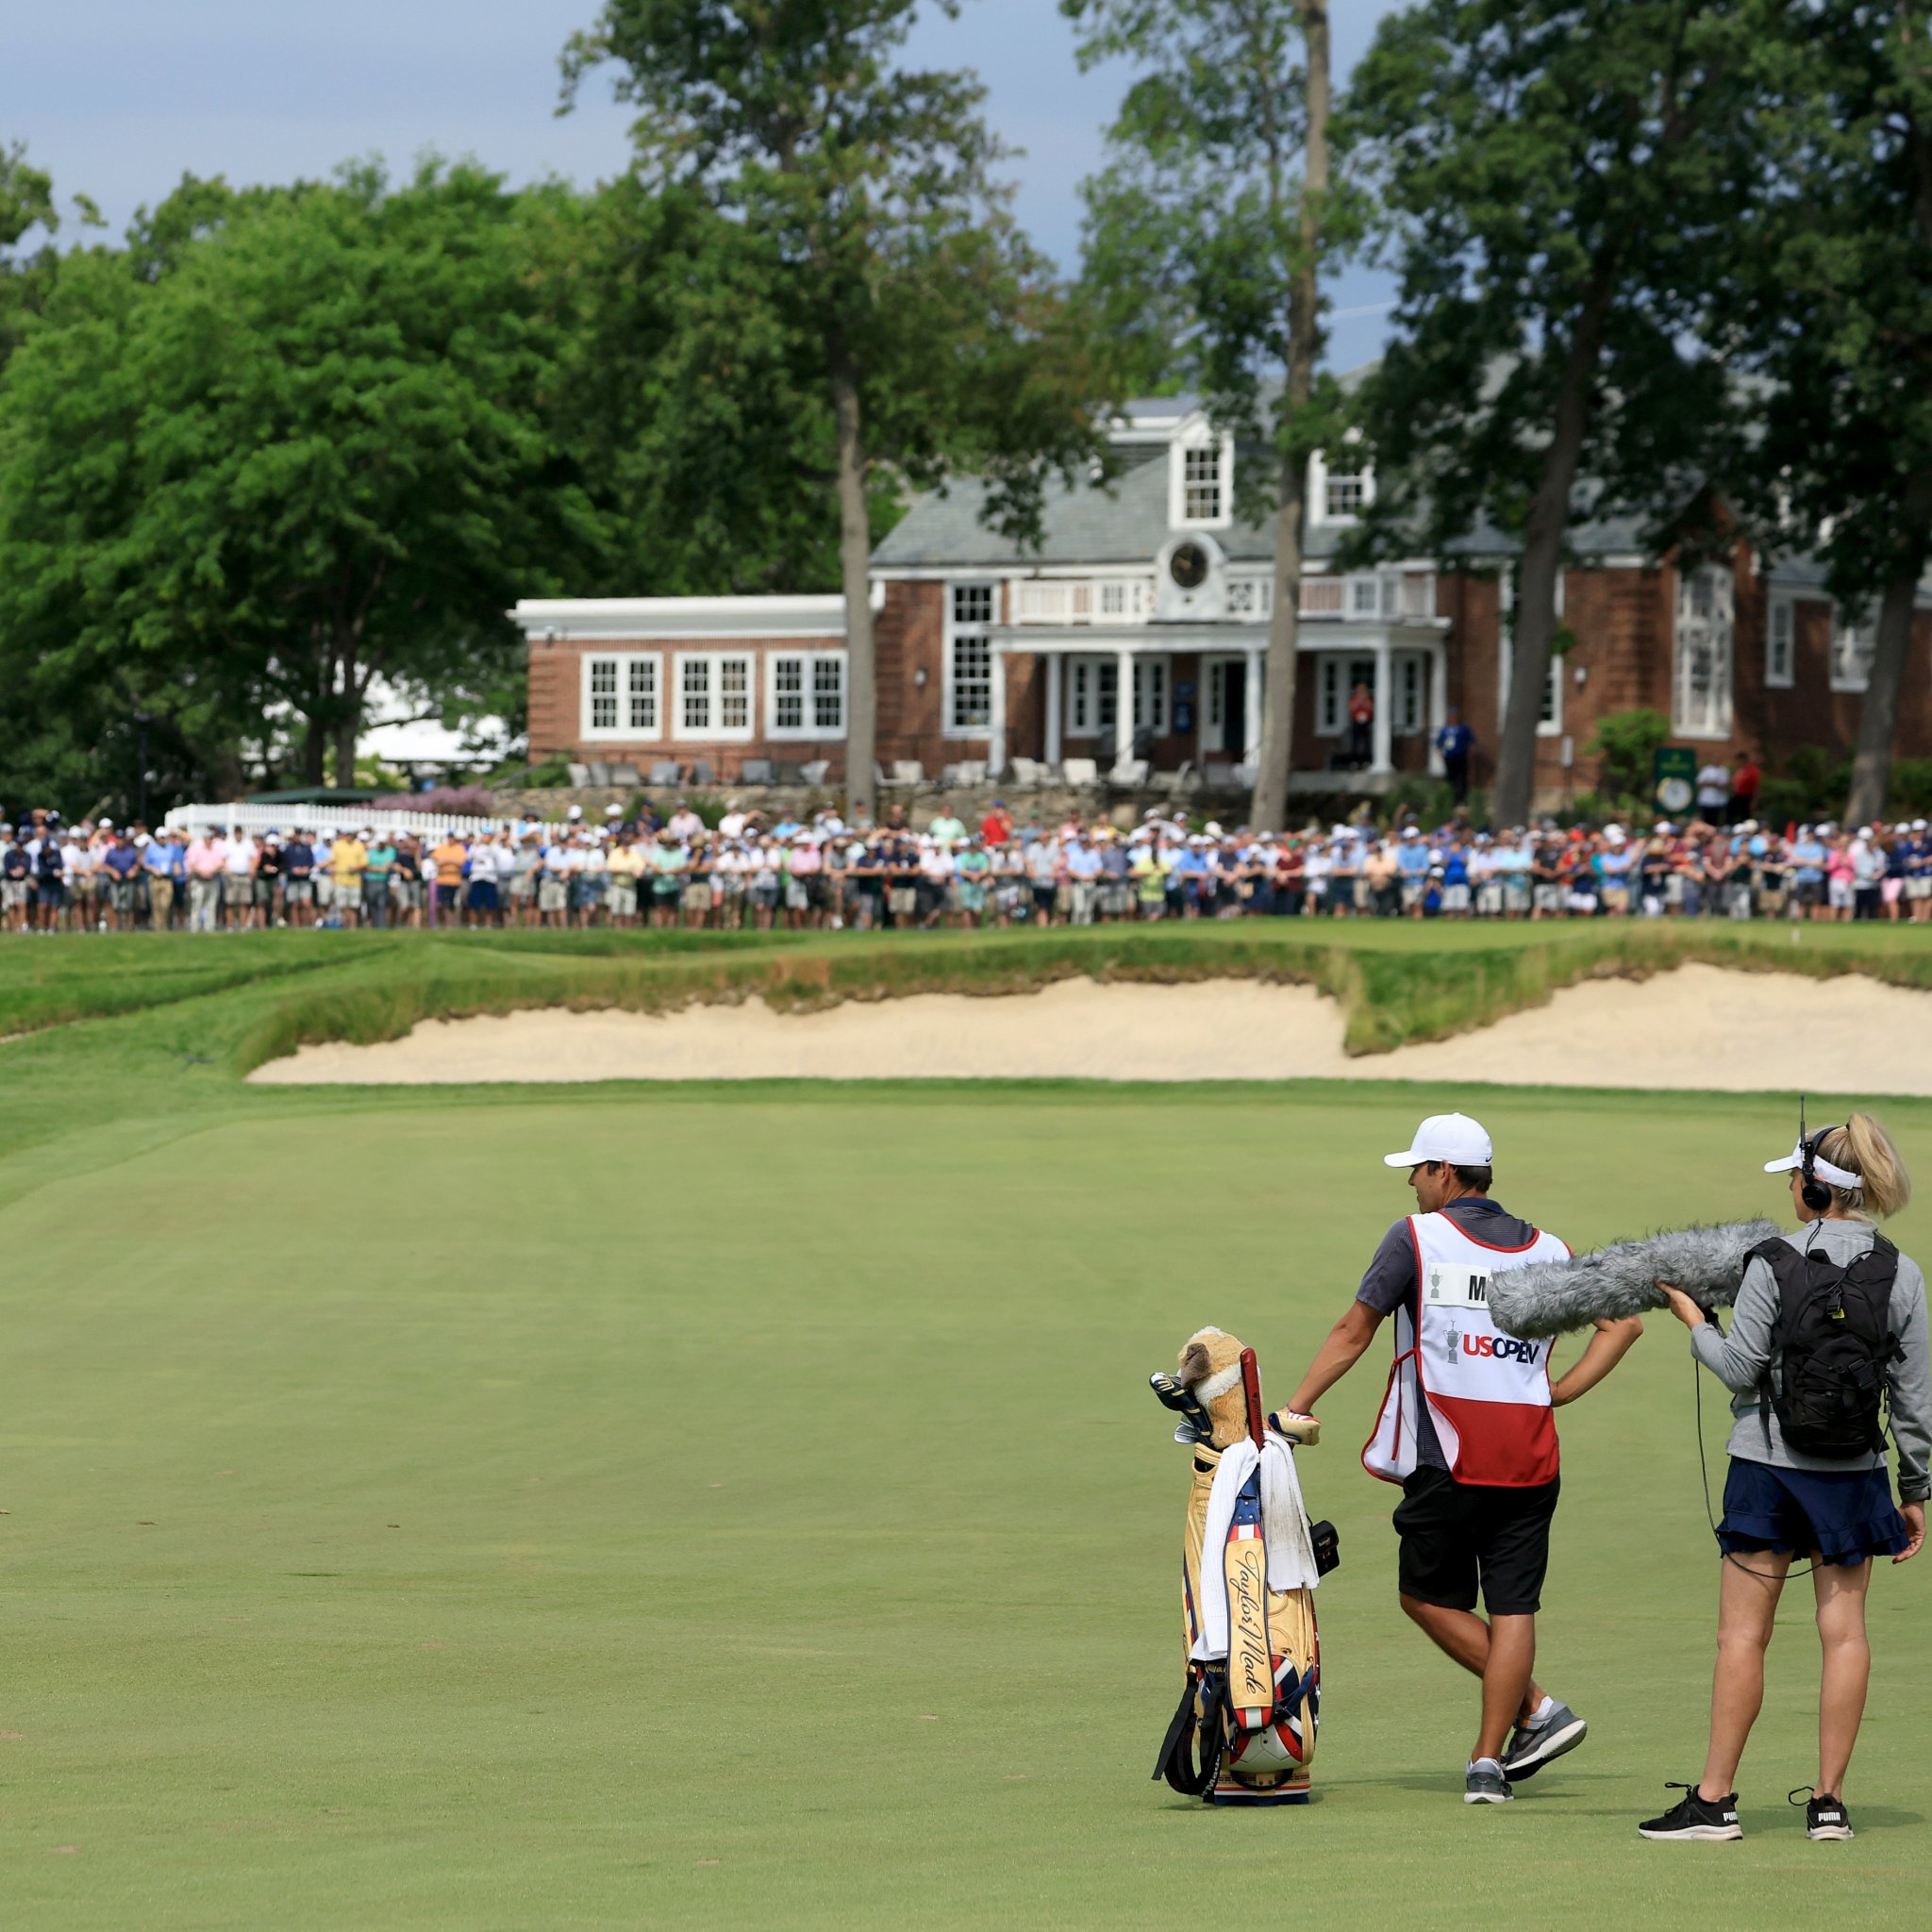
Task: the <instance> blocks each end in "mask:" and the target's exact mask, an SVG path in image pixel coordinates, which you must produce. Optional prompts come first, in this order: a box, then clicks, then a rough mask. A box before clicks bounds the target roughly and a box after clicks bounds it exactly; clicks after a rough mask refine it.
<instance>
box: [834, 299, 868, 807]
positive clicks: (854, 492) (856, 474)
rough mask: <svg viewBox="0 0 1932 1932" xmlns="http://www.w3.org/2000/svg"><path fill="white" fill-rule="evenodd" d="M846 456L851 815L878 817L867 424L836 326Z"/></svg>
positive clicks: (842, 561) (844, 569) (842, 517)
mask: <svg viewBox="0 0 1932 1932" xmlns="http://www.w3.org/2000/svg"><path fill="white" fill-rule="evenodd" d="M826 355H827V360H828V364H829V367H830V373H831V378H832V423H833V428H834V433H835V434H836V436H837V439H838V454H839V475H838V489H839V587H840V589H841V590H842V591H844V593H845V687H846V689H845V816H846V819H847V820H848V821H849V822H851V823H853V824H857V823H858V821H859V820H860V819H861V818H863V819H866V820H870V819H871V818H872V816H873V808H874V802H875V801H874V797H873V789H874V788H873V773H874V768H875V766H876V764H877V760H878V714H879V694H878V675H877V663H876V659H875V656H874V649H873V635H872V519H871V517H870V516H869V515H868V513H867V510H866V503H865V425H864V423H863V422H862V420H861V418H860V414H859V407H858V372H857V371H856V370H855V369H854V368H853V366H852V358H851V356H850V354H849V353H848V351H847V349H846V346H845V337H844V332H843V330H841V329H840V328H838V327H836V326H835V327H834V328H833V329H832V331H831V333H830V336H829V337H828V339H827V341H826Z"/></svg>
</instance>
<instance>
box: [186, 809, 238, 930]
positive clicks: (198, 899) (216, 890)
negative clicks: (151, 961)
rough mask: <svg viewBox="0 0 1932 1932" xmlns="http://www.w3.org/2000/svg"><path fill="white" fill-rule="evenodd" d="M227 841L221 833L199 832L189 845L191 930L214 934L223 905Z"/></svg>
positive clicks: (189, 910)
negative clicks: (223, 875)
mask: <svg viewBox="0 0 1932 1932" xmlns="http://www.w3.org/2000/svg"><path fill="white" fill-rule="evenodd" d="M227 858H228V842H227V841H226V840H225V839H224V838H223V837H222V835H221V834H220V833H219V832H216V831H206V832H200V833H197V834H196V835H195V837H194V838H193V839H192V840H191V841H189V846H188V858H187V865H188V929H189V931H190V932H213V931H214V929H215V916H216V914H217V913H218V912H219V911H220V910H221V905H222V869H223V867H224V866H225V864H226V863H227Z"/></svg>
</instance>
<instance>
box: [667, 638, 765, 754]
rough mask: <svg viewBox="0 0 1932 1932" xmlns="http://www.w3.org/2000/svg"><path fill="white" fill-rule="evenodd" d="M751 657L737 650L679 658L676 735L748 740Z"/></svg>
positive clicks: (750, 704) (681, 656)
mask: <svg viewBox="0 0 1932 1932" xmlns="http://www.w3.org/2000/svg"><path fill="white" fill-rule="evenodd" d="M751 726H752V702H751V658H749V656H747V655H745V654H744V653H742V652H738V651H691V652H684V653H680V655H679V657H678V659H677V736H678V737H680V738H749V737H750V736H751Z"/></svg>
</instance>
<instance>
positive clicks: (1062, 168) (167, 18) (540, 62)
mask: <svg viewBox="0 0 1932 1932" xmlns="http://www.w3.org/2000/svg"><path fill="white" fill-rule="evenodd" d="M1395 4H1396V0H1353V4H1352V5H1349V6H1347V7H1343V8H1337V9H1336V12H1335V36H1336V65H1337V69H1338V74H1339V75H1340V74H1345V73H1346V71H1347V69H1348V67H1349V66H1350V65H1351V64H1352V63H1353V61H1354V60H1355V58H1357V56H1358V55H1359V54H1360V52H1361V50H1362V49H1363V47H1364V46H1366V45H1367V43H1368V40H1369V37H1370V35H1371V34H1372V33H1373V31H1374V23H1375V21H1376V20H1377V19H1378V18H1379V17H1380V16H1381V15H1382V14H1384V13H1386V12H1389V11H1391V8H1393V6H1394V5H1395ZM8 10H9V14H10V16H11V17H10V18H9V20H8V26H7V29H6V63H5V69H4V72H0V143H8V142H16V141H24V142H25V143H26V146H27V151H28V154H29V156H30V158H32V159H33V160H34V161H35V163H37V164H38V165H39V166H41V167H42V168H45V169H47V170H49V171H50V172H51V173H52V174H53V175H54V179H55V186H56V190H57V192H59V193H60V194H62V195H70V194H73V193H75V192H81V193H85V194H88V195H91V196H92V198H93V199H94V201H96V202H97V203H98V204H99V206H100V208H101V210H102V212H103V213H104V214H105V215H106V216H107V218H108V223H109V225H111V226H112V227H113V228H114V229H115V230H116V231H119V230H120V229H122V228H124V227H125V225H126V224H127V222H128V220H129V219H130V218H131V217H132V216H133V214H134V212H135V210H136V209H137V208H141V207H142V206H143V205H147V204H152V203H154V202H155V201H157V200H158V199H159V198H160V197H161V196H162V195H164V194H165V193H167V192H168V191H169V189H170V188H172V187H173V186H174V184H175V182H176V181H178V180H179V179H180V178H181V176H182V175H184V174H187V173H192V174H196V175H226V176H227V178H228V179H229V181H231V182H233V183H235V184H237V185H241V184H243V183H248V182H260V181H287V180H291V179H295V178H297V177H301V176H308V177H313V176H316V175H326V174H327V173H329V172H330V171H331V170H332V169H333V168H335V167H336V166H337V165H338V164H339V163H341V162H342V161H344V160H349V159H355V158H364V157H367V156H370V155H380V156H382V157H383V158H386V159H387V160H388V161H389V163H390V164H391V167H392V168H395V169H402V168H406V167H408V164H409V163H410V162H411V161H412V160H414V158H416V157H417V156H418V155H420V154H422V153H423V152H425V150H434V151H436V152H438V153H441V154H443V155H447V156H451V157H459V156H474V157H475V158H477V159H479V160H480V161H482V162H483V163H484V164H485V165H487V166H489V167H491V168H493V169H496V170H499V171H500V172H502V173H504V174H505V175H508V176H509V177H510V179H511V180H513V181H519V182H521V181H526V180H530V179H533V178H537V177H539V176H541V175H548V174H555V175H563V176H565V177H567V178H569V179H572V180H575V181H578V182H582V183H587V184H588V183H590V182H593V181H597V180H600V179H604V178H608V176H609V175H614V174H616V173H618V172H620V171H621V170H622V169H623V167H624V165H625V158H626V151H627V142H626V137H625V121H626V117H625V111H624V110H623V109H622V108H620V107H618V106H617V105H616V104H615V103H614V102H613V101H612V99H611V97H610V90H609V86H608V82H604V81H593V82H592V83H591V85H590V86H589V87H588V88H587V89H586V90H585V92H584V96H583V99H582V101H581V103H580V105H579V106H578V107H577V108H576V110H575V112H574V113H572V114H570V115H568V116H566V117H564V118H562V119H558V117H557V114H556V111H555V110H556V107H557V100H558V70H557V58H558V52H559V50H560V49H561V48H562V46H563V43H564V42H565V40H566V39H567V38H568V37H569V35H570V34H571V32H572V31H573V30H574V29H575V28H576V27H579V26H581V25H586V24H587V23H588V22H589V21H590V19H591V18H592V16H593V14H594V12H595V0H331V4H329V5H327V6H325V7H317V6H314V5H313V4H307V0H305V4H301V5H297V4H293V0H168V4H167V5H165V6H161V5H157V4H156V0H40V4H32V0H27V4H23V5H20V6H16V7H14V8H9V9H8ZM908 58H912V59H915V60H917V61H919V62H920V63H922V64H925V65H933V66H940V65H944V66H958V67H971V68H974V69H976V70H977V71H978V73H979V75H980V76H981V78H982V79H983V80H984V81H985V82H986V85H987V88H988V90H989V96H988V101H987V115H988V118H989V120H990V121H991V123H992V125H994V126H995V127H996V128H997V129H998V130H999V132H1000V133H1001V134H1002V135H1003V136H1004V137H1005V139H1006V140H1007V142H1008V144H1009V145H1011V146H1013V147H1017V148H1023V149H1024V150H1025V153H1024V157H1023V158H1018V159H1016V160H1014V161H1013V162H1012V163H1011V172H1012V175H1013V177H1014V178H1015V179H1016V180H1017V182H1018V183H1019V189H1020V193H1019V203H1018V207H1019V213H1020V218H1021V220H1022V222H1023V223H1024V225H1025V227H1026V229H1027V231H1028V232H1029V233H1030V234H1031V236H1032V237H1033V240H1034V241H1035V242H1037V243H1038V244H1039V245H1040V246H1041V248H1043V249H1044V250H1045V251H1046V252H1047V253H1048V254H1049V255H1051V256H1052V257H1053V258H1055V259H1056V260H1058V262H1059V263H1060V264H1061V265H1062V266H1063V267H1064V268H1066V269H1068V270H1070V271H1071V270H1072V269H1073V268H1074V267H1075V266H1076V265H1077V262H1078V258H1079V242H1080V202H1079V194H1078V188H1079V183H1080V180H1081V178H1082V177H1083V176H1084V175H1089V174H1091V172H1093V170H1094V169H1095V168H1096V167H1097V165H1098V164H1099V161H1100V158H1101V150H1102V130H1103V129H1104V127H1105V125H1106V124H1107V122H1108V118H1109V116H1110V115H1111V113H1112V111H1113V108H1114V107H1115V105H1116V103H1117V102H1118V100H1119V98H1120V93H1121V90H1122V88H1123V86H1124V82H1125V79H1126V73H1125V70H1124V69H1118V68H1115V69H1110V70H1105V71H1102V72H1098V73H1093V74H1085V75H1083V74H1082V73H1081V72H1080V71H1079V68H1078V65H1077V63H1076V61H1075V59H1074V40H1073V34H1072V31H1071V29H1070V28H1069V26H1068V25H1067V23H1066V22H1065V21H1064V20H1062V19H1061V18H1060V14H1059V9H1058V6H1057V5H1056V4H1055V0H964V5H963V7H962V10H961V13H960V17H959V18H958V19H957V20H952V21H948V20H946V19H944V18H943V16H941V15H940V14H939V13H938V11H937V9H935V10H933V11H932V12H931V13H929V14H928V15H927V16H926V17H925V18H924V20H923V21H922V23H921V25H920V26H919V28H918V29H917V31H916V33H915V35H914V39H913V42H912V45H911V47H910V49H909V54H908ZM67 233H68V236H69V237H70V238H71V237H72V234H73V230H72V228H71V227H70V228H69V229H68V230H67ZM1389 294H1390V290H1389V287H1388V284H1387V281H1386V279H1385V278H1384V277H1382V276H1380V275H1377V274H1375V273H1374V271H1354V272H1350V273H1349V274H1347V275H1344V276H1343V277H1341V279H1340V280H1339V281H1338V283H1337V285H1336V287H1335V291H1334V296H1335V304H1336V308H1337V311H1338V313H1337V315H1336V317H1335V320H1334V322H1333V324H1332V341H1331V347H1330V359H1331V360H1332V361H1333V362H1334V363H1335V364H1336V366H1338V367H1341V368H1346V367H1349V366H1351V365H1353V364H1354V363H1356V362H1358V361H1361V360H1363V359H1364V358H1367V357H1369V356H1372V355H1373V354H1374V350H1375V347H1376V344H1377V343H1378V341H1380V339H1381V335H1382V331H1383V326H1384V317H1385V315H1386V312H1387V310H1386V304H1387V301H1388V298H1389ZM1357 310H1365V311H1367V312H1362V313H1357V312H1356V311H1357Z"/></svg>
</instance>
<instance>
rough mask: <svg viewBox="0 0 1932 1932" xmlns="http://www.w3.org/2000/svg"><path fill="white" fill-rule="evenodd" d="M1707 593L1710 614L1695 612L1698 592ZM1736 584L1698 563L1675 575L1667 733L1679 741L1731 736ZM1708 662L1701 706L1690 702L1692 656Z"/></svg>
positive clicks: (1725, 573) (1717, 567)
mask: <svg viewBox="0 0 1932 1932" xmlns="http://www.w3.org/2000/svg"><path fill="white" fill-rule="evenodd" d="M1706 589H1707V590H1708V591H1709V593H1710V597H1709V603H1710V609H1709V611H1708V613H1704V612H1700V611H1699V610H1698V609H1697V608H1696V604H1697V601H1698V597H1699V593H1700V591H1703V590H1706ZM1737 608H1738V607H1737V582H1736V579H1735V578H1734V577H1733V576H1732V575H1731V573H1730V571H1729V570H1728V569H1726V568H1725V567H1724V565H1723V564H1718V563H1705V564H1699V565H1698V566H1697V568H1696V569H1695V570H1688V571H1680V572H1678V574H1677V602H1676V621H1675V623H1674V625H1673V626H1672V630H1671V730H1672V733H1673V735H1674V736H1675V737H1678V738H1694V739H1699V740H1702V741H1708V742H1713V743H1715V742H1720V741H1723V740H1724V739H1727V738H1729V737H1730V735H1731V725H1732V721H1733V717H1734V712H1735V700H1736V666H1737ZM1700 651H1703V652H1707V653H1708V656H1709V659H1710V676H1709V678H1708V680H1707V684H1708V695H1707V698H1706V700H1705V702H1704V703H1703V705H1702V706H1701V707H1699V706H1694V705H1693V704H1692V702H1691V699H1692V677H1691V672H1692V668H1693V666H1694V664H1695V661H1696V659H1695V657H1694V656H1693V654H1694V653H1697V652H1700Z"/></svg>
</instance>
